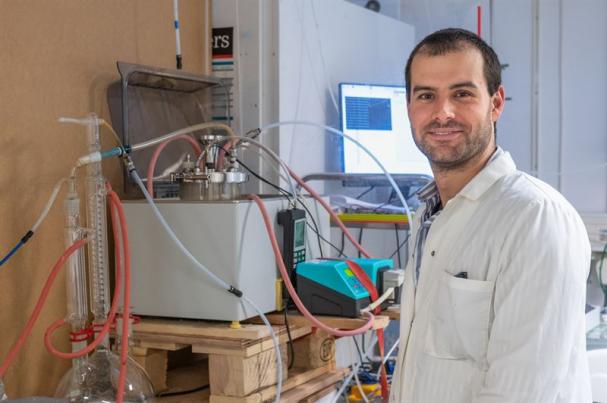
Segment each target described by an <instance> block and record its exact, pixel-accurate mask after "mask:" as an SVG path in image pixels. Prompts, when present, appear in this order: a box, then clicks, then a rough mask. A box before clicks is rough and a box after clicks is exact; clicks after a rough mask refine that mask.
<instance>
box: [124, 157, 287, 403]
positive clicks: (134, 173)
mask: <svg viewBox="0 0 607 403" xmlns="http://www.w3.org/2000/svg"><path fill="white" fill-rule="evenodd" d="M127 169H129V167H127ZM130 174H131V177H132V178H133V180H134V181H135V183H137V186H139V189H141V191H142V192H143V195H144V196H145V199H146V200H147V202H148V204H149V205H150V206H151V207H152V211H153V212H154V215H155V216H156V218H157V219H158V221H160V224H161V225H162V226H163V228H164V230H165V231H166V233H167V234H168V235H169V237H170V238H171V239H172V240H173V242H174V243H175V245H177V247H178V248H179V250H180V251H181V253H183V254H184V255H185V256H186V257H187V258H188V259H189V260H190V261H191V262H192V263H193V264H194V266H196V267H197V268H198V269H199V270H201V271H202V272H203V273H204V274H206V275H207V276H208V277H209V278H210V279H211V280H212V281H213V282H215V284H217V285H218V286H219V287H221V288H223V289H224V290H226V291H228V290H230V289H231V286H230V285H229V284H228V283H226V282H225V281H223V280H222V279H221V278H219V277H218V276H216V275H215V274H214V273H213V272H211V271H210V270H209V269H207V268H206V267H205V266H204V265H203V264H202V263H200V262H199V261H198V260H197V259H196V258H195V257H194V256H193V255H192V254H191V253H190V251H189V250H188V249H187V248H186V247H185V246H184V245H183V243H181V241H180V240H179V238H177V235H175V232H174V231H173V229H172V228H171V226H170V225H169V224H168V223H167V222H166V220H165V219H164V217H163V216H162V214H161V213H160V211H159V210H158V207H156V204H155V203H154V200H153V199H152V197H151V196H150V194H149V193H148V191H147V189H146V188H145V185H144V184H143V182H142V181H141V178H140V177H139V174H138V173H137V171H136V170H135V169H134V168H133V169H131V170H130ZM240 298H241V299H242V300H243V301H245V302H246V303H247V304H249V305H250V306H251V307H253V309H255V310H256V311H257V313H258V314H259V316H260V317H261V320H262V321H263V322H264V324H265V325H266V326H267V327H268V329H269V330H270V334H271V336H272V341H273V342H274V349H275V350H276V366H277V377H278V382H277V385H276V400H275V401H276V403H278V402H280V392H281V389H282V357H281V355H280V345H279V344H278V338H276V334H275V333H274V329H273V328H272V325H271V324H270V322H269V321H268V318H266V316H265V315H264V313H263V312H262V311H261V309H259V308H258V307H257V305H255V304H254V303H253V301H251V300H249V299H248V298H246V297H245V296H244V295H243V296H242V297H240Z"/></svg>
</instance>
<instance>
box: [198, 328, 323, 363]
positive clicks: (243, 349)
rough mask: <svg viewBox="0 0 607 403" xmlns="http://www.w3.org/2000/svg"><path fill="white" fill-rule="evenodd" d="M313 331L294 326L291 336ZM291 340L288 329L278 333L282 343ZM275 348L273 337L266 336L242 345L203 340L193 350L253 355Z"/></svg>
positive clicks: (279, 340)
mask: <svg viewBox="0 0 607 403" xmlns="http://www.w3.org/2000/svg"><path fill="white" fill-rule="evenodd" d="M310 333H312V328H311V327H309V326H303V327H294V328H293V329H292V330H291V338H292V339H294V340H295V339H299V338H301V337H303V336H306V335H308V334H310ZM288 340H289V338H288V336H287V334H286V331H284V332H282V334H279V335H278V342H279V343H280V344H283V343H286V342H287V341H288ZM273 348H274V341H273V340H272V338H271V337H268V338H265V339H263V340H261V341H259V342H255V343H249V344H243V345H241V346H240V347H237V346H235V345H227V344H225V343H222V342H216V341H215V340H210V339H207V340H203V341H200V342H196V344H192V351H193V352H195V353H204V354H226V355H237V356H241V357H252V356H254V355H255V354H259V353H261V352H262V351H267V350H271V349H273Z"/></svg>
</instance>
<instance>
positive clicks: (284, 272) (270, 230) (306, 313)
mask: <svg viewBox="0 0 607 403" xmlns="http://www.w3.org/2000/svg"><path fill="white" fill-rule="evenodd" d="M249 199H251V200H253V201H254V202H255V203H256V204H257V207H259V210H260V211H261V215H262V216H263V222H264V224H265V227H266V231H267V233H268V237H269V238H270V243H271V244H272V250H273V251H274V256H275V258H276V264H277V265H278V270H279V271H280V275H281V276H282V279H283V281H284V283H285V287H287V291H288V292H289V295H290V296H291V298H292V299H293V302H294V303H295V305H296V306H297V309H299V312H301V313H302V314H303V315H304V316H305V317H306V318H307V319H308V320H309V321H310V322H312V323H313V324H314V326H316V327H318V328H319V329H322V330H324V331H326V332H327V333H329V334H332V335H334V336H339V337H345V336H354V335H357V334H361V333H364V332H366V331H367V330H369V329H371V328H372V327H373V322H374V320H375V317H374V316H373V314H372V313H371V312H368V314H367V316H369V320H368V321H367V323H365V324H364V325H362V326H361V327H359V328H358V329H353V330H340V329H334V328H332V327H330V326H327V325H325V324H324V323H322V322H321V321H319V320H318V319H316V318H315V317H314V315H312V314H311V313H310V311H308V310H307V309H306V307H305V306H304V304H303V302H301V300H300V299H299V297H298V296H297V292H296V291H295V288H294V287H293V284H292V283H291V279H290V278H289V274H288V273H287V268H286V266H285V263H284V261H283V260H282V253H280V247H279V246H278V240H277V239H276V234H275V233H274V229H273V228H272V222H271V220H270V216H269V215H268V211H267V210H266V208H265V206H264V204H263V202H262V201H261V199H260V198H259V196H257V195H254V194H251V195H249Z"/></svg>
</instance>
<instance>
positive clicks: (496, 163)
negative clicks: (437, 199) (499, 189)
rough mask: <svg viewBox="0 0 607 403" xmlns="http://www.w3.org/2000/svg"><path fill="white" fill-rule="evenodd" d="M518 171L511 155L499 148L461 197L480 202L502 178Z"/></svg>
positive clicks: (461, 191)
mask: <svg viewBox="0 0 607 403" xmlns="http://www.w3.org/2000/svg"><path fill="white" fill-rule="evenodd" d="M514 171H516V165H515V163H514V161H513V160H512V157H511V156H510V153H509V152H507V151H504V150H502V148H501V147H498V148H497V150H495V153H493V155H492V156H491V159H490V160H489V162H487V165H485V167H484V168H483V169H481V171H480V172H479V173H478V174H476V176H475V177H474V178H472V180H471V181H470V182H468V184H467V185H466V186H464V188H463V189H462V190H460V192H459V195H460V196H462V197H465V198H467V199H470V200H478V199H479V198H480V197H481V196H482V195H483V194H485V192H486V191H487V190H489V188H490V187H491V186H492V185H493V184H494V183H495V182H497V181H498V180H499V179H500V178H502V177H504V176H505V175H508V174H510V173H512V172H514Z"/></svg>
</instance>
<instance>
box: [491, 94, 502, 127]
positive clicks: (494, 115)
mask: <svg viewBox="0 0 607 403" xmlns="http://www.w3.org/2000/svg"><path fill="white" fill-rule="evenodd" d="M505 102H506V95H505V92H504V86H503V85H500V86H499V88H498V89H497V91H496V92H495V94H493V96H492V97H491V119H492V120H493V121H494V122H497V120H498V119H499V118H500V116H501V114H502V112H503V111H504V104H505Z"/></svg>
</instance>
